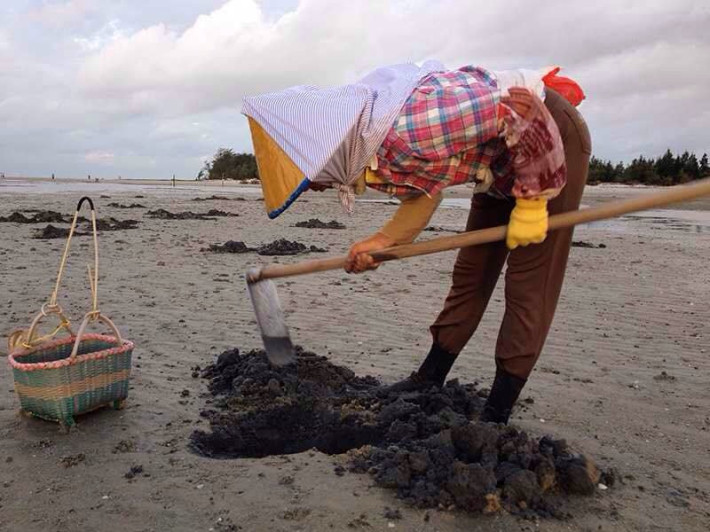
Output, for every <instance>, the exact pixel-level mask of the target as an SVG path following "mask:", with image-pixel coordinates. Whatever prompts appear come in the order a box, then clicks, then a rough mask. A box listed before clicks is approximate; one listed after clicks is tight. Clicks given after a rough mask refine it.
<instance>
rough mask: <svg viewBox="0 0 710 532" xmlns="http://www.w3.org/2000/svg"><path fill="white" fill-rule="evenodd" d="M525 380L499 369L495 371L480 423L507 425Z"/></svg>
mask: <svg viewBox="0 0 710 532" xmlns="http://www.w3.org/2000/svg"><path fill="white" fill-rule="evenodd" d="M526 382H527V381H526V380H525V379H521V378H520V377H516V376H515V375H511V374H510V373H508V372H506V371H505V370H503V369H501V368H497V369H496V377H495V379H494V380H493V386H492V388H491V393H490V394H488V400H487V401H486V405H485V406H484V407H483V412H481V417H480V421H485V422H489V423H503V424H505V425H507V424H508V418H510V412H511V411H512V410H513V405H514V404H515V401H517V400H518V396H519V395H520V392H521V391H522V389H523V387H524V386H525V383H526Z"/></svg>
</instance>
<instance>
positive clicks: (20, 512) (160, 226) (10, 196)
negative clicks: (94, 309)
mask: <svg viewBox="0 0 710 532" xmlns="http://www.w3.org/2000/svg"><path fill="white" fill-rule="evenodd" d="M652 190H658V189H648V188H636V187H619V186H597V187H587V190H586V192H585V196H584V198H583V204H584V205H585V206H594V205H597V204H599V203H602V202H608V201H613V200H617V199H624V198H629V197H632V196H633V195H635V194H645V193H648V192H649V191H652ZM84 194H86V195H89V196H90V197H92V198H93V200H94V201H95V203H96V206H97V210H98V215H99V217H114V218H116V219H119V220H125V219H134V220H137V221H138V222H139V224H138V227H137V228H136V229H130V230H119V231H106V232H102V233H101V234H100V236H99V244H100V259H101V271H100V284H99V303H100V308H101V310H102V311H103V312H104V313H105V314H106V315H108V316H109V317H111V318H112V319H113V320H114V321H115V323H116V324H117V325H118V326H119V328H120V329H121V332H122V334H123V335H124V336H125V337H126V338H128V339H130V340H132V341H133V342H135V344H136V347H135V351H134V358H133V373H132V385H131V391H130V396H129V399H128V401H127V404H126V408H125V409H124V410H121V411H114V410H111V409H103V410H100V411H97V412H95V413H91V414H88V415H86V416H83V417H80V418H78V420H77V421H78V425H77V427H76V429H75V430H73V431H71V432H70V433H69V434H62V433H60V432H59V431H58V427H57V425H56V424H54V423H50V422H46V421H41V420H37V419H30V418H26V417H22V416H20V415H19V414H18V408H19V402H18V399H17V397H16V395H15V393H14V389H13V378H12V373H11V371H10V368H9V365H8V364H7V363H3V364H0V385H1V386H0V472H1V474H0V530H8V531H15V530H17V531H19V530H23V531H35V530H38V531H39V530H41V531H45V532H46V531H75V530H121V531H123V532H129V531H142V532H147V531H162V530H174V531H182V530H185V531H193V530H204V531H208V530H215V531H226V530H248V531H251V530H274V531H297V530H303V531H306V530H307V531H321V530H323V531H325V530H358V529H362V530H407V531H408V530H422V531H425V530H426V531H435V530H436V531H458V530H461V531H463V530H467V531H470V530H550V531H562V530H575V531H576V530H579V531H592V530H594V531H596V530H638V531H649V530H688V531H691V530H692V531H694V530H697V531H702V530H708V529H709V528H710V467H708V459H707V456H708V453H710V414H708V412H710V391H709V390H710V362H709V355H708V351H710V329H709V327H708V323H710V306H709V305H708V301H709V300H710V270H708V267H707V261H708V258H710V198H706V199H703V200H697V201H694V202H689V203H686V204H681V205H674V206H670V207H668V208H666V209H662V210H657V211H650V212H646V213H639V214H637V215H632V216H625V217H623V218H620V219H616V220H610V221H604V222H599V223H595V224H591V225H589V226H583V227H579V228H577V230H576V232H575V241H581V242H585V243H587V244H591V246H589V247H574V248H573V249H572V252H571V255H570V261H569V268H568V272H567V277H566V281H565V286H564V288H563V292H562V296H561V300H560V304H559V306H558V310H557V315H556V318H555V321H554V323H553V326H552V330H551V332H550V335H549V337H548V340H547V344H546V347H545V350H544V351H543V354H542V357H541V359H540V361H539V362H538V364H537V367H536V368H535V371H534V373H533V375H532V376H531V379H530V381H529V383H528V385H527V387H526V388H525V390H524V392H523V398H525V399H527V401H525V403H524V407H523V408H519V409H517V410H516V411H515V413H514V415H513V420H512V423H513V424H514V425H515V426H516V427H518V428H521V429H523V430H526V431H529V432H530V433H531V434H532V435H535V436H542V435H544V434H550V435H552V436H554V437H556V438H565V439H566V440H567V442H568V443H569V445H570V446H571V447H572V448H573V449H575V450H577V451H579V452H581V453H584V454H585V455H587V456H589V457H591V458H592V459H594V460H595V461H596V462H597V463H598V464H599V465H600V466H604V467H613V468H616V469H617V470H618V472H619V474H620V476H621V478H622V480H623V483H618V484H617V485H615V486H614V487H613V488H609V489H607V490H603V491H602V490H600V491H597V493H595V494H594V495H592V496H588V497H583V496H574V497H570V498H569V500H567V501H566V502H565V510H566V511H567V512H569V514H570V515H571V517H569V518H568V519H565V520H558V519H539V520H532V521H531V520H522V519H520V518H518V517H515V516H511V515H508V514H506V513H505V512H503V513H500V514H497V515H494V516H480V515H479V516H476V515H467V514H465V513H463V512H460V511H446V510H437V509H429V510H423V509H415V508H411V507H408V506H406V505H405V504H403V503H402V502H401V501H399V500H397V498H396V497H395V494H394V492H392V491H390V490H385V489H382V488H380V487H377V486H375V485H374V484H373V482H372V479H371V478H370V477H369V476H368V475H366V474H351V473H347V474H345V475H342V476H340V475H336V474H335V473H334V468H335V467H336V466H338V465H342V464H343V461H344V457H343V456H340V455H332V456H331V455H327V454H323V453H320V452H316V451H307V452H303V453H299V454H293V455H278V456H271V457H267V458H262V459H236V460H213V459H208V458H204V457H201V456H198V455H196V454H194V453H192V452H191V451H190V450H189V449H188V442H189V436H190V434H191V433H192V432H193V431H194V430H195V429H199V428H202V429H206V428H207V427H206V421H205V420H204V419H203V418H201V416H200V411H201V410H202V409H203V408H205V405H206V401H207V400H209V396H208V395H207V393H206V392H207V389H206V383H205V381H204V380H203V379H201V378H196V377H194V376H193V374H195V373H196V372H195V371H194V370H193V368H194V367H195V366H200V367H201V368H203V367H204V366H206V365H207V364H209V363H210V362H213V361H214V359H215V357H216V356H217V355H219V354H220V353H221V352H223V351H224V350H226V349H230V348H234V347H238V348H240V349H244V350H249V349H253V348H258V347H260V342H261V340H260V337H259V333H258V330H257V325H256V322H255V320H254V316H253V311H252V307H251V304H250V301H249V298H248V295H247V291H246V287H245V283H244V272H245V271H246V270H247V268H248V267H249V266H253V265H258V264H261V263H265V262H268V261H278V262H292V261H297V260H303V259H308V258H320V257H325V256H330V255H336V254H343V253H345V252H346V251H347V249H348V247H349V245H350V243H352V242H353V241H355V240H357V239H360V238H362V237H364V236H367V235H368V234H370V233H371V232H373V231H374V230H375V229H377V228H378V227H380V226H381V225H382V224H383V223H384V222H385V220H386V219H387V218H388V216H389V215H391V213H392V212H393V210H394V209H396V205H395V204H393V203H392V202H387V201H377V200H378V199H379V200H383V199H385V200H386V198H384V197H378V196H375V195H369V194H368V196H367V197H366V198H365V200H363V201H359V202H358V203H357V205H356V210H355V214H354V215H353V216H351V217H348V216H346V215H344V214H343V213H342V211H341V209H340V206H339V204H338V203H337V201H336V198H335V196H334V195H333V194H331V193H329V192H327V193H323V194H316V193H307V194H305V195H304V196H303V197H302V198H301V199H300V200H299V201H298V202H297V203H295V204H294V205H293V206H292V207H291V208H290V209H289V210H288V211H287V212H286V213H285V214H284V215H282V216H281V217H280V218H278V219H277V220H274V221H270V220H268V219H267V217H266V214H265V212H264V207H263V203H262V201H261V192H260V189H259V187H258V186H237V185H232V184H225V185H222V184H221V183H204V182H178V183H177V186H176V187H174V188H173V187H171V186H170V185H169V184H168V183H167V182H136V181H132V182H128V181H127V180H123V181H121V182H118V181H110V182H109V181H101V182H98V183H93V182H92V183H88V182H81V181H75V182H61V181H55V182H51V181H47V180H27V179H11V178H8V179H5V180H3V181H1V182H0V216H8V215H10V214H11V213H13V212H15V211H18V212H27V211H28V210H32V209H47V210H52V211H58V212H61V213H62V214H64V215H71V214H73V212H74V208H75V205H76V201H77V200H78V198H79V197H80V196H81V195H84ZM470 194H471V192H470V189H467V188H465V187H463V188H457V189H455V190H452V191H447V198H446V200H445V202H444V205H443V206H442V207H440V208H439V210H438V211H437V213H436V214H435V216H434V218H433V219H432V221H431V224H430V225H432V226H436V227H438V228H441V229H444V230H451V231H454V230H461V229H463V227H464V225H465V220H466V216H467V204H468V201H469V198H470ZM214 195H217V196H222V197H225V198H227V199H208V198H210V197H211V196H214ZM195 198H202V199H203V200H204V201H195ZM238 198H241V200H237V199H238ZM114 202H115V203H119V204H122V205H126V204H129V205H130V204H132V203H138V204H140V205H141V206H142V207H134V208H120V207H111V206H109V205H108V204H109V203H114ZM151 209H166V210H168V211H171V212H183V211H192V212H196V213H204V212H207V211H208V210H209V209H219V210H223V211H227V212H229V213H232V214H236V215H238V216H231V217H218V218H215V219H209V220H163V219H153V218H150V217H148V216H146V212H147V211H148V210H151ZM83 214H85V215H86V213H83ZM316 217H317V218H319V219H320V220H322V221H326V222H327V221H331V220H337V221H338V222H341V223H342V224H344V225H345V226H346V229H344V230H339V231H334V230H327V229H308V228H299V227H294V225H295V223H297V222H299V221H304V220H308V219H310V218H316ZM45 225H46V224H17V223H0V261H1V264H2V268H0V302H1V303H2V304H3V310H2V312H1V313H0V333H2V335H3V337H4V336H5V335H6V334H7V333H9V332H10V331H11V330H12V329H14V328H16V327H27V326H28V325H29V322H30V320H31V319H32V317H33V316H34V315H35V313H36V312H37V311H38V310H39V308H40V306H41V304H42V303H43V302H45V301H47V300H48V298H49V296H50V294H51V291H52V288H53V283H54V279H55V275H56V269H57V267H58V264H59V260H60V256H61V251H62V249H63V246H64V243H65V241H64V239H61V238H60V239H51V240H41V239H34V238H32V236H33V234H34V232H35V231H36V230H37V229H41V228H43V227H44V226H45ZM55 225H57V224H55ZM59 225H61V224H59ZM62 227H68V226H67V225H66V224H64V225H63V226H62ZM444 234H449V233H445V232H425V233H423V234H422V237H421V238H431V237H434V236H438V235H444ZM279 238H287V239H288V240H292V241H298V242H301V243H303V244H305V245H306V246H316V247H318V248H324V249H326V250H327V253H318V254H304V255H298V256H294V257H263V256H259V255H257V254H255V253H246V254H215V253H206V252H204V251H202V249H203V248H207V247H209V246H210V245H211V244H223V243H225V242H226V241H228V240H236V241H242V242H244V243H245V244H246V245H248V246H253V247H257V246H259V245H263V244H267V243H270V242H272V241H274V240H276V239H279ZM90 244H91V239H90V238H88V237H78V238H77V239H76V240H74V241H73V245H74V247H73V254H72V255H71V257H70V260H69V264H68V270H67V275H66V279H65V282H64V283H63V286H62V290H61V297H60V303H61V304H62V305H63V306H64V307H65V309H67V310H68V311H69V314H70V315H71V316H72V317H73V318H74V320H78V319H79V318H80V316H81V315H82V314H83V312H86V310H88V306H89V302H90V292H89V285H88V281H87V277H86V266H85V264H87V263H89V261H90V260H91V257H92V255H91V245H90ZM600 244H603V245H604V247H599V245H600ZM454 258H455V252H447V253H443V254H439V255H430V256H427V257H420V258H413V259H409V260H406V261H402V262H397V263H390V264H386V265H384V266H382V267H381V268H380V269H379V270H377V271H376V272H371V273H368V274H365V275H362V276H350V275H347V274H346V273H345V272H342V271H336V272H329V273H323V274H317V275H310V276H304V277H295V278H291V279H287V280H283V281H279V282H278V287H279V294H280V297H281V302H282V305H283V306H284V308H285V312H286V315H287V317H288V322H289V326H290V329H291V336H292V338H293V339H294V342H296V343H297V344H299V345H301V346H303V347H304V348H306V349H308V350H311V351H313V352H315V353H318V354H321V355H326V356H327V357H328V358H329V359H330V360H331V361H332V362H334V363H336V364H341V365H345V366H348V367H349V368H351V369H352V370H354V371H355V372H356V373H358V374H359V375H372V376H375V377H377V378H379V379H381V380H383V381H385V382H393V381H395V380H397V379H399V378H402V377H403V376H405V375H408V374H409V373H410V372H411V371H412V370H414V369H415V368H416V367H417V365H418V363H419V362H420V361H421V359H422V358H423V356H424V355H425V354H426V351H427V350H428V348H429V332H428V326H429V324H430V323H431V322H432V320H433V319H434V318H435V316H436V314H437V313H438V311H439V310H440V308H441V305H442V303H443V300H444V297H445V295H446V293H447V291H448V288H449V279H450V274H451V270H452V266H453V262H454ZM503 288H504V284H503V282H502V280H501V283H499V285H498V287H497V288H496V292H495V294H494V296H493V298H492V301H491V304H490V307H489V309H488V312H487V314H486V316H485V317H484V320H483V322H482V324H481V326H480V328H479V330H478V332H477V333H476V335H475V336H474V338H473V339H472V340H471V341H470V342H469V344H468V346H467V347H466V349H465V350H464V352H463V353H462V355H461V357H460V358H459V361H458V362H457V364H456V365H455V366H454V370H453V372H452V375H451V378H458V379H460V381H462V382H478V383H479V385H480V386H481V387H483V388H485V387H487V386H489V384H490V382H491V380H492V377H493V373H494V363H493V347H494V345H495V339H496V335H497V332H498V326H499V324H500V319H501V316H502V312H503ZM1 348H2V350H3V353H5V349H6V345H5V341H4V340H3V342H2V346H1ZM138 466H140V467H141V468H142V471H143V473H141V474H139V475H135V476H134V477H133V478H126V473H127V472H129V471H130V470H131V468H136V467H138ZM285 478H289V479H290V480H288V481H285V480H284V479H285ZM385 507H390V508H397V509H398V510H400V512H401V519H395V520H393V519H392V518H388V517H385V515H384V508H385Z"/></svg>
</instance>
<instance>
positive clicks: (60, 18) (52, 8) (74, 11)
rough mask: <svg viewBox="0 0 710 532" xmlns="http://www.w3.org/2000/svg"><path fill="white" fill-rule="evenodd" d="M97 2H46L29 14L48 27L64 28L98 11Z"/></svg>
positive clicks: (84, 0) (80, 0)
mask: <svg viewBox="0 0 710 532" xmlns="http://www.w3.org/2000/svg"><path fill="white" fill-rule="evenodd" d="M96 4H97V2H96V0H66V1H55V2H46V3H44V4H43V5H42V6H41V7H37V8H35V9H33V10H31V11H30V12H29V15H30V17H31V18H32V19H33V20H35V21H38V22H40V23H42V24H44V25H46V26H50V27H63V26H67V25H71V24H74V23H75V22H77V21H80V20H81V19H82V18H83V17H85V16H86V15H87V14H88V13H90V12H91V11H93V10H94V9H96V8H97V7H98V6H97V5H96Z"/></svg>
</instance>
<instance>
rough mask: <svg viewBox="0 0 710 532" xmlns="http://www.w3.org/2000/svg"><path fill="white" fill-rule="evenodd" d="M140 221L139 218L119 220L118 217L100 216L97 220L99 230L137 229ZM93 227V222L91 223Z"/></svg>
mask: <svg viewBox="0 0 710 532" xmlns="http://www.w3.org/2000/svg"><path fill="white" fill-rule="evenodd" d="M139 223H140V222H139V221H138V220H117V219H116V218H99V219H98V220H96V230H97V231H123V230H125V229H136V228H137V227H138V224H139ZM89 228H91V223H89Z"/></svg>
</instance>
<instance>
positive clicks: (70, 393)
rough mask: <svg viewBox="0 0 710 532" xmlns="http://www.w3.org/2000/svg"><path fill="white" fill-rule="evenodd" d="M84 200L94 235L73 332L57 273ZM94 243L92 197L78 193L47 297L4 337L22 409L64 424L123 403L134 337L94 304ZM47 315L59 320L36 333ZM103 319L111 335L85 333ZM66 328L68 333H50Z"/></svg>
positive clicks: (96, 260) (96, 271)
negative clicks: (87, 292) (87, 291)
mask: <svg viewBox="0 0 710 532" xmlns="http://www.w3.org/2000/svg"><path fill="white" fill-rule="evenodd" d="M84 203H88V204H89V207H90V208H91V226H92V230H93V231H92V233H93V240H94V267H93V269H92V268H91V267H90V266H89V268H88V269H89V287H90V288H91V296H92V298H91V310H90V311H89V312H87V313H86V314H85V315H84V319H83V321H82V323H81V326H80V327H79V330H78V332H77V333H76V334H74V332H73V331H72V329H71V327H70V324H69V319H68V318H67V317H66V316H65V315H64V311H63V310H62V308H61V306H60V305H59V304H58V302H57V295H58V292H59V286H60V283H61V280H62V274H63V272H64V267H65V265H66V261H67V256H68V254H69V245H70V243H71V239H72V235H73V234H74V230H75V229H76V224H77V221H78V219H79V211H80V210H81V206H82V205H83V204H84ZM98 285H99V246H98V233H97V230H96V210H95V209H94V202H93V201H91V198H88V197H83V198H81V199H80V200H79V203H78V204H77V207H76V211H75V212H74V219H73V220H72V225H71V228H70V229H69V235H68V236H67V242H66V245H65V247H64V254H63V255H62V259H61V261H60V263H59V273H58V274H57V281H56V283H55V286H54V291H53V292H52V296H51V297H50V299H49V301H48V302H47V303H45V304H44V305H42V308H41V309H40V311H39V313H38V314H37V315H36V316H35V318H34V320H33V321H32V324H31V325H30V327H29V329H27V330H26V331H25V330H17V331H13V332H12V333H11V334H10V336H9V337H8V351H9V353H10V356H9V360H10V365H11V366H12V372H13V375H14V378H15V391H16V392H17V395H18V397H19V398H20V405H21V408H22V410H23V411H24V412H25V413H28V414H31V415H33V416H37V417H41V418H44V419H50V420H53V421H58V422H59V423H61V424H62V425H63V426H64V427H67V428H68V427H70V426H72V425H73V424H74V416H76V415H78V414H83V413H85V412H89V411H91V410H94V409H96V408H99V407H101V406H106V405H113V406H114V407H116V408H121V407H122V406H123V401H124V400H125V399H126V397H128V380H129V377H130V373H131V356H132V354H133V343H132V342H129V341H128V340H123V339H122V338H121V333H119V331H118V329H117V328H116V326H115V325H114V323H113V322H112V321H111V320H110V319H109V318H108V317H107V316H105V315H103V314H102V313H101V311H100V310H99V307H98ZM50 315H56V316H58V318H59V325H58V326H57V327H56V328H55V329H54V331H53V332H52V333H50V334H48V335H45V336H37V330H38V326H39V323H40V321H42V320H43V319H44V318H46V317H47V316H50ZM97 322H102V323H104V324H105V325H108V327H109V328H110V329H111V331H112V336H108V335H102V334H88V333H87V334H84V331H85V329H86V328H87V327H88V326H89V325H90V324H92V323H97ZM62 330H64V331H66V332H68V333H69V336H67V337H65V338H62V339H55V337H56V335H57V333H59V332H60V331H62Z"/></svg>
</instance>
